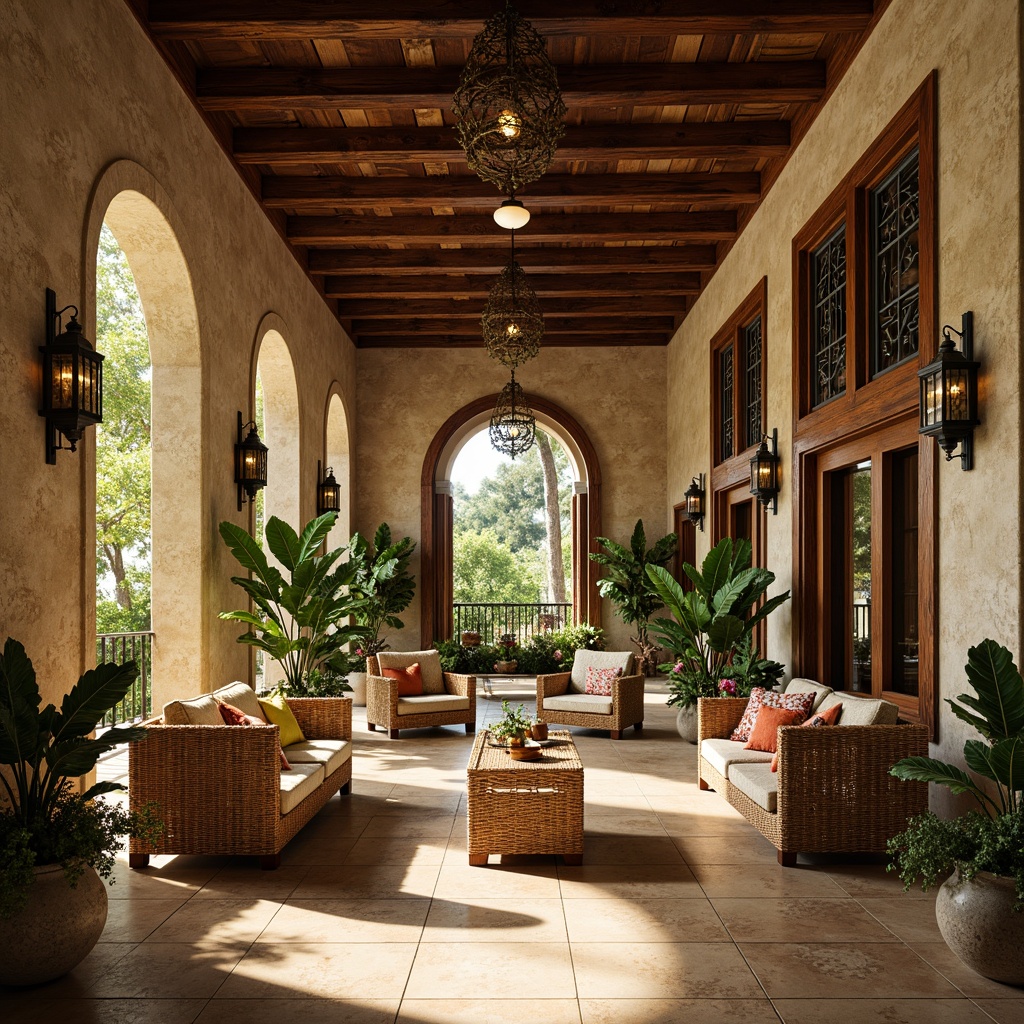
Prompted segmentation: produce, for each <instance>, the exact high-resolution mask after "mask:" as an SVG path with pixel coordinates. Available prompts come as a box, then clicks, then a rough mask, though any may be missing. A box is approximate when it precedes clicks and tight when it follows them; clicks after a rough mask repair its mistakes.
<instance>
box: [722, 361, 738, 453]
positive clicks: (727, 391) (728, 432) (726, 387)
mask: <svg viewBox="0 0 1024 1024" xmlns="http://www.w3.org/2000/svg"><path fill="white" fill-rule="evenodd" d="M718 375H719V376H718V379H719V382H720V383H719V407H720V408H721V410H722V424H721V456H720V457H721V461H723V462H724V461H725V460H726V459H731V458H732V456H733V452H734V450H735V440H734V429H733V422H734V421H733V416H734V411H733V394H734V390H733V389H734V388H735V381H734V376H735V374H734V359H733V346H732V345H730V346H729V347H728V348H726V349H723V350H722V353H721V355H720V356H719V365H718Z"/></svg>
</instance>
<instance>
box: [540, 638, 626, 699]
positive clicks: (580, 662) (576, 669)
mask: <svg viewBox="0 0 1024 1024" xmlns="http://www.w3.org/2000/svg"><path fill="white" fill-rule="evenodd" d="M588 668H617V669H620V670H621V671H620V675H624V676H628V675H630V674H631V673H632V671H633V652H632V651H588V650H586V649H584V650H581V651H577V652H576V657H575V658H573V662H572V674H571V675H570V676H569V690H570V691H571V692H572V693H586V691H587V669H588ZM547 704H548V702H547V700H545V701H544V705H545V706H547ZM559 710H565V709H563V708H560V709H559ZM607 713H608V714H611V710H609V711H608V712H607Z"/></svg>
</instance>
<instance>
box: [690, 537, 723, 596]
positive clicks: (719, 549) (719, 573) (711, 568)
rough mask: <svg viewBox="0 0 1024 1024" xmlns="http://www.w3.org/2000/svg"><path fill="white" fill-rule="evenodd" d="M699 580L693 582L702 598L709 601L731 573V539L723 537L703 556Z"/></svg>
mask: <svg viewBox="0 0 1024 1024" xmlns="http://www.w3.org/2000/svg"><path fill="white" fill-rule="evenodd" d="M700 571H701V581H700V583H697V582H696V580H695V581H694V583H695V584H696V586H697V589H698V590H699V591H700V592H701V594H702V595H703V597H704V599H705V600H707V601H710V600H711V598H712V595H714V594H715V593H716V592H717V591H718V590H719V589H720V588H721V587H722V586H724V584H725V582H726V581H727V580H728V579H729V577H730V576H731V575H732V540H731V539H730V538H729V537H723V538H722V539H721V540H720V541H719V542H718V543H717V544H716V545H715V546H714V547H713V548H712V549H711V550H710V551H709V552H708V553H707V555H706V556H705V558H704V563H703V564H702V565H701V567H700Z"/></svg>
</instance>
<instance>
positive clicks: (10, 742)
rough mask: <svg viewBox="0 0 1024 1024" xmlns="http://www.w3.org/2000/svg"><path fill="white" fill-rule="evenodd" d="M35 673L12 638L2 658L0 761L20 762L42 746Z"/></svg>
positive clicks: (25, 655) (0, 682) (0, 669)
mask: <svg viewBox="0 0 1024 1024" xmlns="http://www.w3.org/2000/svg"><path fill="white" fill-rule="evenodd" d="M40 703H42V698H41V697H40V694H39V687H38V686H37V685H36V673H35V669H34V668H33V667H32V662H31V661H30V660H29V657H28V655H27V654H26V653H25V648H24V647H23V646H22V645H21V644H20V643H18V641H17V640H13V639H11V638H10V637H8V638H7V642H6V643H5V644H4V652H3V656H2V657H0V764H10V765H20V764H22V763H23V762H24V761H29V760H31V759H32V758H33V756H35V754H36V752H37V751H38V749H39V742H40V730H39V715H38V712H37V708H38V707H39V705H40Z"/></svg>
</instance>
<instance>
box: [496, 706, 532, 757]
mask: <svg viewBox="0 0 1024 1024" xmlns="http://www.w3.org/2000/svg"><path fill="white" fill-rule="evenodd" d="M501 715H502V717H501V718H500V719H499V721H497V722H495V724H494V725H492V726H491V730H490V731H491V736H492V738H493V739H495V740H496V741H497V742H499V743H501V744H503V745H505V746H507V747H510V748H511V747H525V746H526V739H527V737H528V736H529V735H530V728H531V725H532V723H531V721H530V716H529V715H528V714H526V709H525V707H524V706H523V705H522V704H520V705H519V707H518V708H513V707H512V705H511V704H509V702H508V701H507V700H503V701H502V702H501Z"/></svg>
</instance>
